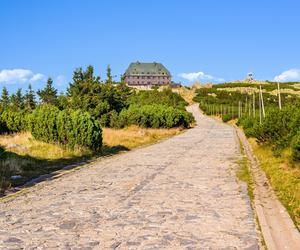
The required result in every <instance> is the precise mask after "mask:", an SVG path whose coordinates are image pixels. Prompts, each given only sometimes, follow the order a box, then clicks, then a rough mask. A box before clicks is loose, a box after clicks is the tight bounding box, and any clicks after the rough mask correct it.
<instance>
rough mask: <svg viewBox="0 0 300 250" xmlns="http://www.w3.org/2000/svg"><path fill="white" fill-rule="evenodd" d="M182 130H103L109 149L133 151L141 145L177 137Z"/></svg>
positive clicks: (105, 142)
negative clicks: (118, 148)
mask: <svg viewBox="0 0 300 250" xmlns="http://www.w3.org/2000/svg"><path fill="white" fill-rule="evenodd" d="M181 131H182V129H181V128H172V129H153V128H147V129H146V128H140V127H138V126H131V127H128V128H124V129H111V128H104V129H103V143H104V144H105V145H107V146H109V147H114V146H119V145H121V146H123V147H126V148H128V149H132V148H135V147H138V146H141V145H146V144H151V143H155V142H157V141H159V140H161V139H165V138H168V137H171V136H173V135H177V134H179V133H180V132H181Z"/></svg>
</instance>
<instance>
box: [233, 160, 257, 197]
mask: <svg viewBox="0 0 300 250" xmlns="http://www.w3.org/2000/svg"><path fill="white" fill-rule="evenodd" d="M238 164H239V166H240V167H239V169H238V170H237V173H236V175H237V177H238V179H239V180H240V181H243V182H245V183H247V190H248V195H249V197H250V200H251V201H253V199H254V192H253V190H254V182H253V178H252V175H251V172H250V169H249V162H248V158H247V157H246V156H243V158H242V159H241V160H239V161H238Z"/></svg>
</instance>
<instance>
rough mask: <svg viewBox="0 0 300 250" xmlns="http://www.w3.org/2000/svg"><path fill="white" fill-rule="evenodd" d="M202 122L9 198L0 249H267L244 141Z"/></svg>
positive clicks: (0, 213) (1, 212)
mask: <svg viewBox="0 0 300 250" xmlns="http://www.w3.org/2000/svg"><path fill="white" fill-rule="evenodd" d="M190 109H191V111H192V112H193V113H194V115H195V116H196V118H197V121H198V125H197V126H196V127H195V128H193V129H190V130H188V131H187V132H185V133H183V134H181V135H179V136H176V137H173V138H171V139H168V140H166V141H163V142H161V143H158V144H155V145H151V146H148V147H144V148H140V149H137V150H133V151H131V152H128V153H124V154H121V155H117V156H114V157H110V158H106V159H102V160H99V161H98V162H96V163H94V164H92V165H90V166H86V167H83V168H81V169H80V170H78V171H75V172H73V173H70V174H67V175H64V176H62V177H60V178H58V179H55V180H51V181H45V182H43V183H40V184H37V185H36V186H34V187H32V188H30V192H28V193H26V194H23V195H20V196H17V197H15V198H14V199H12V200H10V201H8V202H2V203H0V249H258V242H257V236H256V231H255V223H254V218H253V213H252V210H251V207H250V202H249V198H248V196H247V192H246V190H245V185H243V184H242V183H239V182H238V181H237V179H236V177H235V170H236V168H237V163H236V162H237V159H238V158H239V157H240V153H239V143H238V141H237V137H236V134H235V131H234V129H233V128H231V127H230V126H227V125H225V124H221V123H218V122H216V121H215V120H213V119H210V118H207V117H205V116H203V115H202V114H200V112H199V111H198V109H197V108H196V106H192V107H190Z"/></svg>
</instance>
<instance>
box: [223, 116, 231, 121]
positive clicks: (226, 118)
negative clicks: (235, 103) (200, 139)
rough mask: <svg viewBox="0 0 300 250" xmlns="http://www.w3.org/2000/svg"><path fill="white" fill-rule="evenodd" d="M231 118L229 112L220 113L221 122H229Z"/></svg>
mask: <svg viewBox="0 0 300 250" xmlns="http://www.w3.org/2000/svg"><path fill="white" fill-rule="evenodd" d="M231 119H232V115H231V114H225V115H222V121H223V122H229V121H230V120H231Z"/></svg>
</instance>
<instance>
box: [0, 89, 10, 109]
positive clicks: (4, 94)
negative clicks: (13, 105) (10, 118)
mask: <svg viewBox="0 0 300 250" xmlns="http://www.w3.org/2000/svg"><path fill="white" fill-rule="evenodd" d="M1 106H2V107H3V108H7V107H8V106H9V94H8V91H7V88H6V87H3V89H2V95H1Z"/></svg>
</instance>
